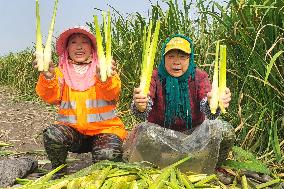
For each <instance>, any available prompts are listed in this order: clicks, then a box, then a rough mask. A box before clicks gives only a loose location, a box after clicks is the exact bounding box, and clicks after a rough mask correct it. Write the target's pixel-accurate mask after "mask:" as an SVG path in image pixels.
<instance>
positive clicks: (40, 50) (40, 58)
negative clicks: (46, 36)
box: [35, 0, 43, 71]
mask: <svg viewBox="0 0 284 189" xmlns="http://www.w3.org/2000/svg"><path fill="white" fill-rule="evenodd" d="M35 56H36V61H37V66H38V70H39V71H43V47H42V36H41V29H40V14H39V2H38V0H36V52H35Z"/></svg>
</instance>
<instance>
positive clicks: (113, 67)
mask: <svg viewBox="0 0 284 189" xmlns="http://www.w3.org/2000/svg"><path fill="white" fill-rule="evenodd" d="M116 74H117V71H116V62H115V60H112V61H111V66H110V70H109V73H108V74H107V78H109V77H113V76H115V75H116ZM96 75H97V77H98V78H99V79H100V80H101V71H100V65H99V64H98V65H97V67H96Z"/></svg>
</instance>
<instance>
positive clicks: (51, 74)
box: [32, 59, 55, 79]
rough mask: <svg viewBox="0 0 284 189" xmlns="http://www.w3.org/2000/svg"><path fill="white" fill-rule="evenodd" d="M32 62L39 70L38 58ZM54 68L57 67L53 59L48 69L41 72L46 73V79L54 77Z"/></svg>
mask: <svg viewBox="0 0 284 189" xmlns="http://www.w3.org/2000/svg"><path fill="white" fill-rule="evenodd" d="M32 64H33V67H34V68H35V69H37V70H38V65H37V60H36V59H34V61H33V62H32ZM54 68H55V65H54V63H53V62H52V61H51V62H50V63H49V68H48V71H41V73H42V74H43V75H44V77H45V78H46V79H52V78H54V76H55V71H54Z"/></svg>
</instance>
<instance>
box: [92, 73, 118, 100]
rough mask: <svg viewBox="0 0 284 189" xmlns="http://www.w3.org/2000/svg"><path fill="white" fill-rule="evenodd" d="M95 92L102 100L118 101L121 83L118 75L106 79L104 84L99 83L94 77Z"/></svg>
mask: <svg viewBox="0 0 284 189" xmlns="http://www.w3.org/2000/svg"><path fill="white" fill-rule="evenodd" d="M95 85H96V92H97V94H99V96H101V97H102V98H103V99H105V100H108V101H111V100H116V101H117V100H118V99H119V95H120V90H121V81H120V78H119V75H118V74H116V75H115V76H113V77H110V78H108V79H107V80H106V81H105V82H102V81H100V80H99V79H98V78H97V77H96V84H95Z"/></svg>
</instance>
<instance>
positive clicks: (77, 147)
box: [36, 27, 127, 174]
mask: <svg viewBox="0 0 284 189" xmlns="http://www.w3.org/2000/svg"><path fill="white" fill-rule="evenodd" d="M56 50H57V53H58V56H59V65H58V67H55V66H54V64H53V63H50V68H49V70H48V71H47V72H41V73H40V76H39V79H38V83H37V86H36V92H37V94H38V95H39V96H40V97H41V98H42V99H43V100H44V101H45V102H47V103H49V104H55V105H58V117H57V120H56V122H55V124H53V125H51V126H49V127H47V128H46V129H45V130H44V131H43V140H44V147H45V150H46V153H47V155H48V158H49V159H50V161H51V163H52V167H53V168H55V167H58V166H59V165H61V164H65V163H66V157H67V154H68V151H71V152H76V153H85V152H91V153H92V160H93V162H97V161H100V160H105V159H108V160H112V161H120V160H121V158H122V142H123V140H124V139H125V137H126V134H127V133H126V130H125V127H124V125H123V123H122V121H121V120H120V119H119V118H118V117H117V114H116V102H117V100H118V99H119V94H120V89H121V81H120V78H119V76H118V74H117V73H116V70H115V62H114V61H112V64H113V65H112V74H111V76H110V77H109V78H108V79H107V81H105V82H102V81H100V75H99V62H98V59H97V48H96V39H95V37H94V35H93V34H92V33H91V32H89V31H88V30H87V29H86V28H84V27H74V28H71V29H68V30H66V31H64V32H63V33H62V34H61V35H60V36H59V38H58V40H57V42H56ZM62 173H63V174H65V173H66V169H64V170H63V171H62Z"/></svg>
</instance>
